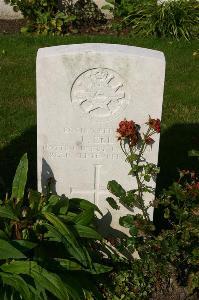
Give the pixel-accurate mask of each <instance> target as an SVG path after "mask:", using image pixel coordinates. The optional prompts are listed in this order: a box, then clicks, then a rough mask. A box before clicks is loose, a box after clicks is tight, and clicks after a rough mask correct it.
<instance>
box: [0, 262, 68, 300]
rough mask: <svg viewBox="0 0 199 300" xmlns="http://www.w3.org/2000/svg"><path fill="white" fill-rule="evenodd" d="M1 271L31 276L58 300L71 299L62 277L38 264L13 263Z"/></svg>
mask: <svg viewBox="0 0 199 300" xmlns="http://www.w3.org/2000/svg"><path fill="white" fill-rule="evenodd" d="M0 269H2V270H3V271H4V272H9V273H14V274H25V275H29V276H31V277H32V278H33V279H34V280H35V282H37V284H39V285H40V286H41V287H42V288H44V289H46V290H48V291H49V292H50V293H52V294H53V295H54V296H55V297H57V298H58V299H60V300H67V299H69V296H68V291H67V289H66V287H65V285H64V283H63V282H62V280H61V279H60V277H59V276H58V275H56V274H54V273H51V272H48V271H47V270H46V269H44V268H42V267H40V266H38V265H37V263H36V262H31V261H23V262H21V261H13V262H11V263H10V264H4V265H2V266H1V267H0Z"/></svg>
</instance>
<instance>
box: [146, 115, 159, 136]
mask: <svg viewBox="0 0 199 300" xmlns="http://www.w3.org/2000/svg"><path fill="white" fill-rule="evenodd" d="M146 124H148V125H149V127H150V128H152V129H154V130H155V131H156V132H157V133H160V120H159V119H152V118H151V117H150V116H149V121H148V122H147V123H146Z"/></svg>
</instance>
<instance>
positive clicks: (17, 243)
mask: <svg viewBox="0 0 199 300" xmlns="http://www.w3.org/2000/svg"><path fill="white" fill-rule="evenodd" d="M11 243H12V245H13V246H14V247H16V248H17V249H19V250H20V251H27V250H31V249H33V248H35V247H36V246H37V244H36V243H32V242H29V241H26V240H13V241H12V242H11Z"/></svg>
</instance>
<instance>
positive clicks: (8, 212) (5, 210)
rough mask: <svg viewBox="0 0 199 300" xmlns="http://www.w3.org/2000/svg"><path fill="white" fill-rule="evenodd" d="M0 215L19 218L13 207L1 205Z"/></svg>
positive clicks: (14, 218)
mask: <svg viewBox="0 0 199 300" xmlns="http://www.w3.org/2000/svg"><path fill="white" fill-rule="evenodd" d="M0 217H1V218H6V219H11V220H18V218H17V216H15V214H14V212H13V210H12V208H11V207H4V206H0Z"/></svg>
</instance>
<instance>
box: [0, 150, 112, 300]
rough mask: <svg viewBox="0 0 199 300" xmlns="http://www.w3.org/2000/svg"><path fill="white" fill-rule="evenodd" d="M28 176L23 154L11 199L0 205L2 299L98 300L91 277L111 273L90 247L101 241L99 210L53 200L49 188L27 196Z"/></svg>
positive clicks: (55, 197) (76, 202) (75, 201)
mask: <svg viewBox="0 0 199 300" xmlns="http://www.w3.org/2000/svg"><path fill="white" fill-rule="evenodd" d="M27 172H28V159H27V155H26V154H25V155H23V157H22V159H21V161H20V163H19V165H18V168H17V171H16V174H15V177H14V180H13V185H12V194H11V196H10V197H8V196H6V198H5V199H4V200H1V203H0V292H1V299H6V300H11V299H24V300H29V299H30V300H46V299H60V300H66V299H75V300H78V299H79V300H80V299H81V300H82V299H89V298H88V297H94V298H95V299H101V298H102V297H101V295H100V293H99V291H98V290H97V289H96V287H95V279H94V276H97V275H98V274H102V273H104V272H108V271H110V270H111V268H110V267H108V266H106V265H103V264H101V263H100V261H102V259H101V258H100V256H99V255H98V254H97V252H96V251H95V250H94V242H93V241H95V242H97V241H98V243H100V241H101V240H102V237H101V236H100V234H99V233H97V232H96V231H95V229H94V226H93V221H94V214H95V211H96V210H97V211H99V210H98V208H97V207H96V206H95V205H94V204H91V203H90V202H88V201H86V200H83V199H68V198H66V197H65V196H61V197H59V196H58V195H52V194H51V191H50V183H49V184H47V190H48V192H47V194H46V195H43V194H41V193H39V192H37V191H34V190H30V191H29V192H28V194H27V193H26V192H25V186H26V180H27ZM89 295H90V296H89ZM49 297H50V298H49Z"/></svg>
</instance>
